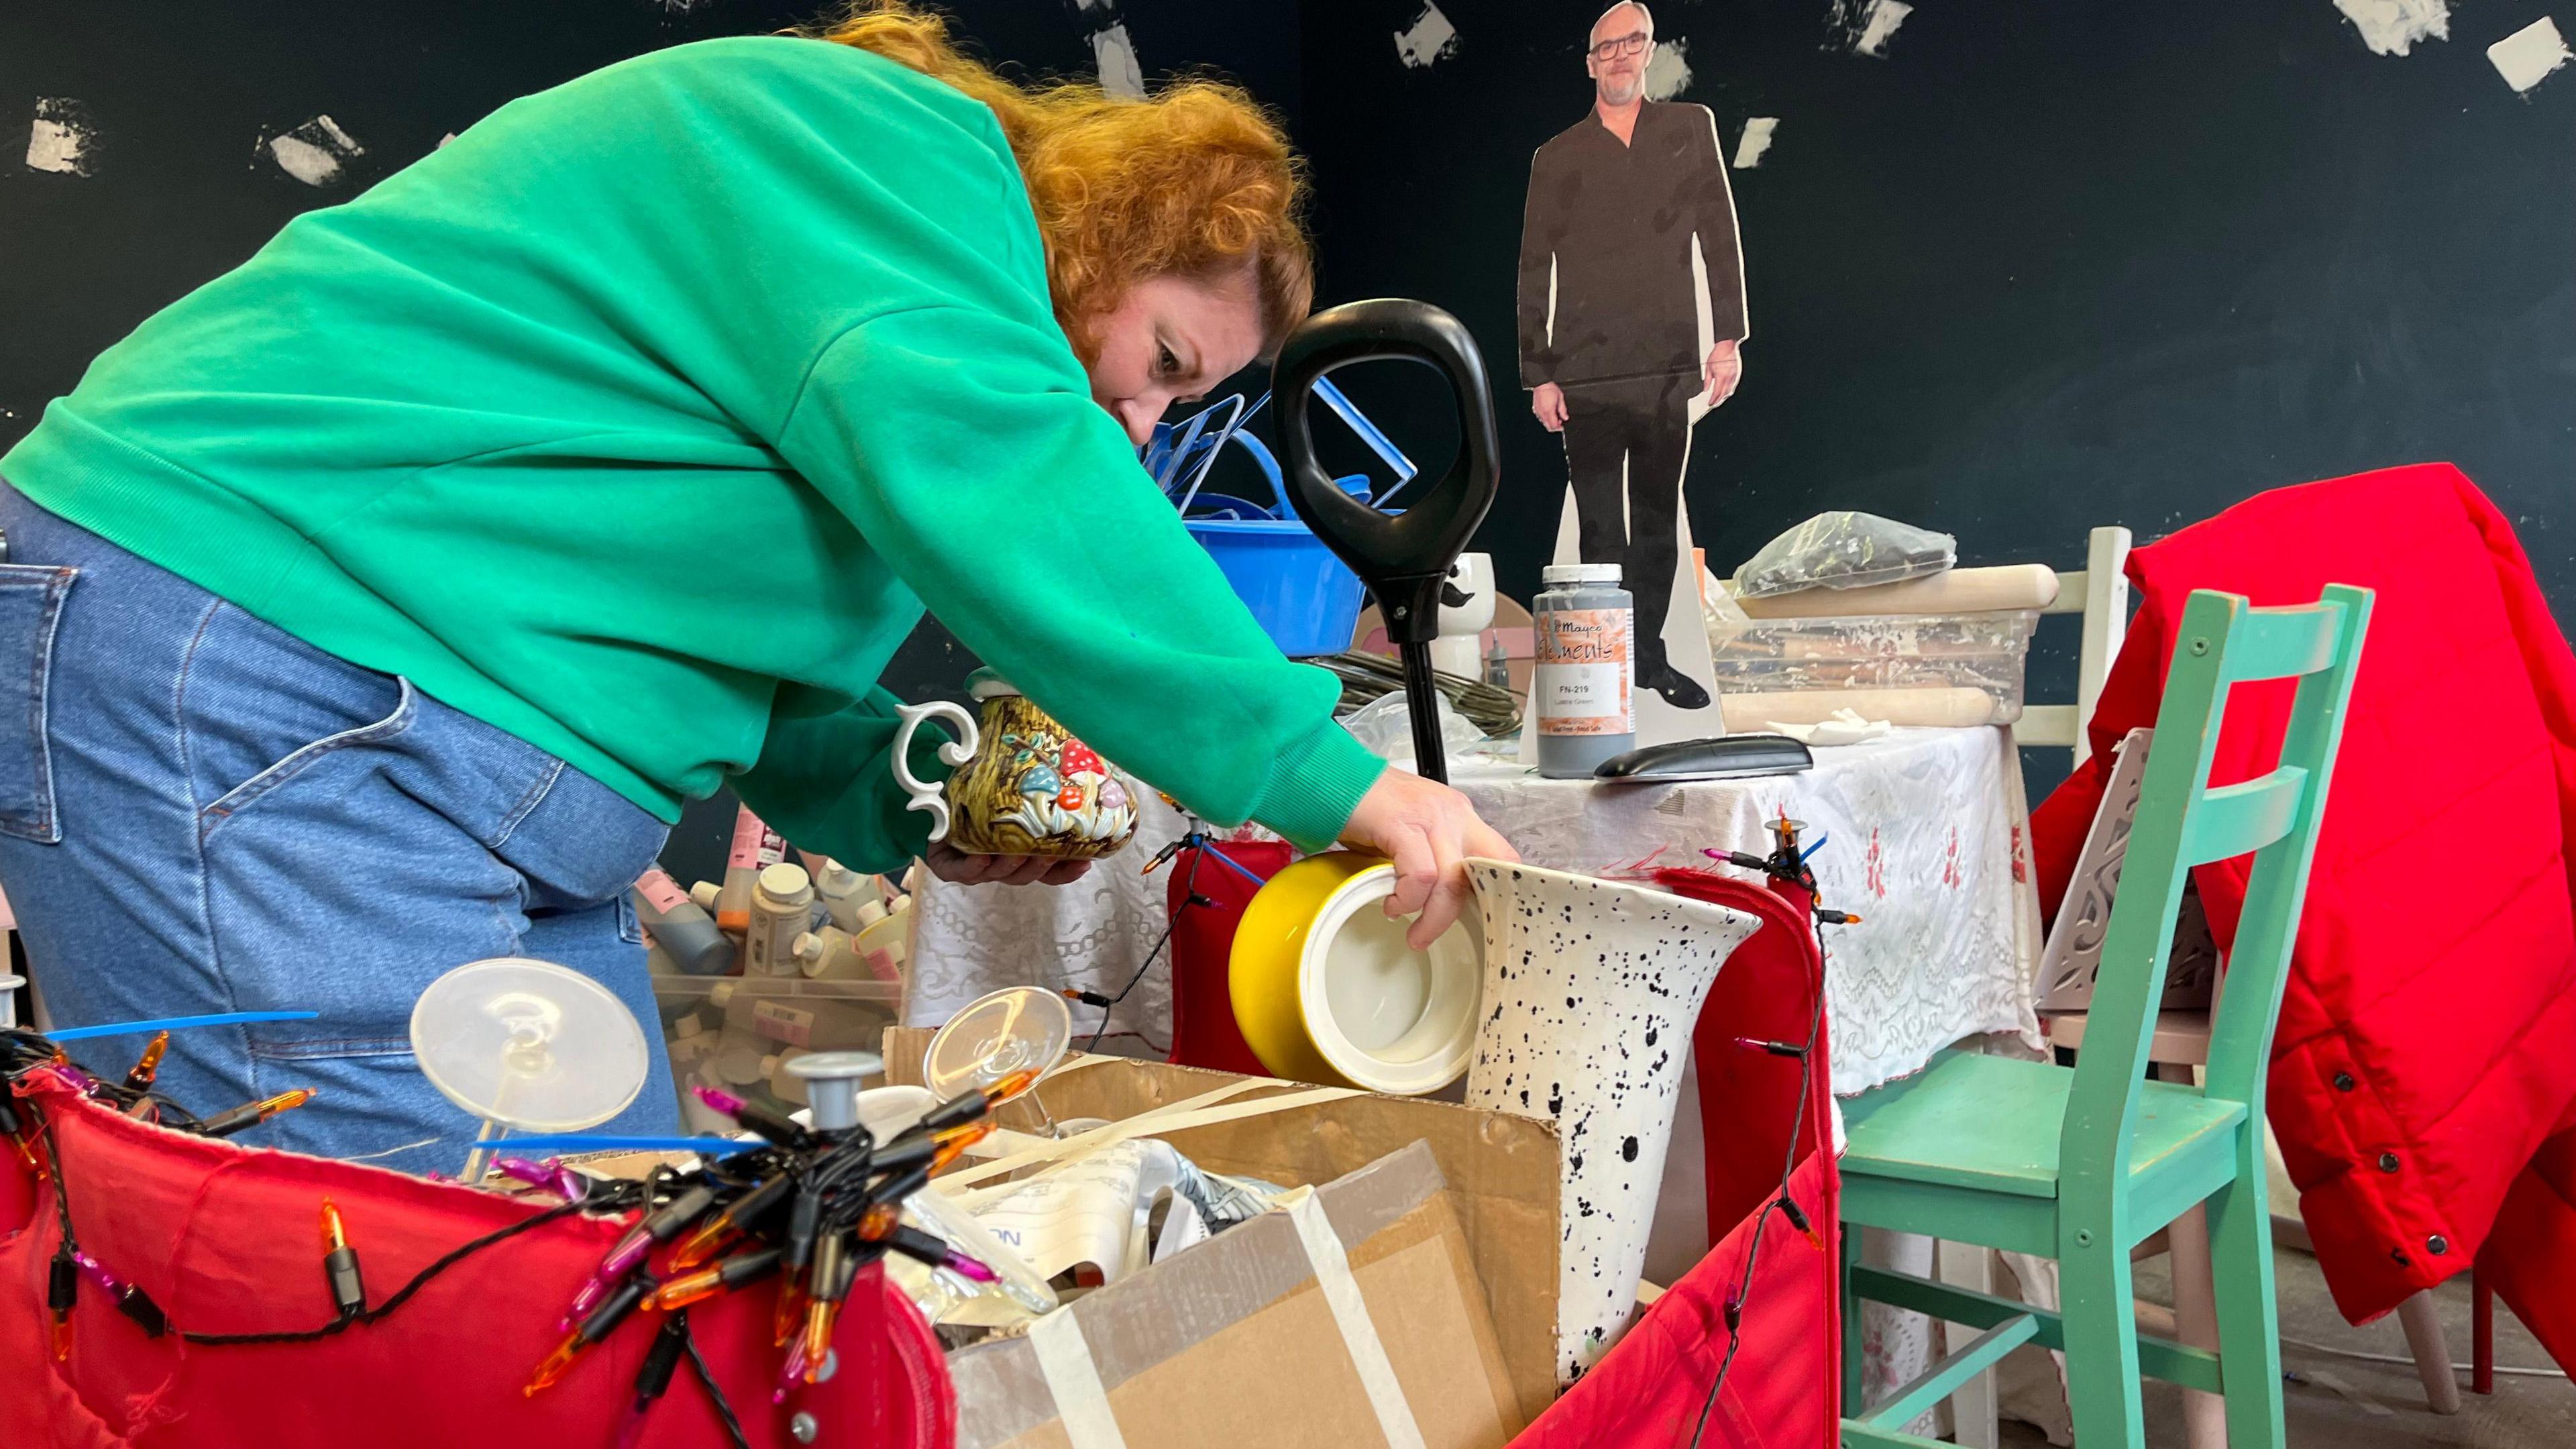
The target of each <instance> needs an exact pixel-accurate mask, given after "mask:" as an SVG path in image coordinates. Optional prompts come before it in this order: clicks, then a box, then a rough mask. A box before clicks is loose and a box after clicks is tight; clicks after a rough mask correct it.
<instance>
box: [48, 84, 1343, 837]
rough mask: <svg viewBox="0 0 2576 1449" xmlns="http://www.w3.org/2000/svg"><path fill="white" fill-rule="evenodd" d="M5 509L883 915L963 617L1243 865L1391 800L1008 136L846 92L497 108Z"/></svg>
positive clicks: (292, 258)
mask: <svg viewBox="0 0 2576 1449" xmlns="http://www.w3.org/2000/svg"><path fill="white" fill-rule="evenodd" d="M0 476H5V477H6V478H7V479H8V480H9V481H10V482H12V483H14V484H15V485H16V486H17V487H18V488H20V489H21V490H22V491H24V492H25V493H26V494H27V495H28V496H29V497H31V498H33V499H34V500H35V501H36V502H38V503H40V504H42V505H43V506H45V507H46V508H49V509H51V510H53V511H54V512H56V513H58V514H61V515H62V516H64V517H66V518H69V519H71V520H72V521H73V522H76V523H79V524H81V525H82V526H84V527H86V528H89V529H90V530H92V531H94V532H96V533H99V534H101V535H103V536H105V537H106V538H108V539H109V540H111V541H113V542H115V543H117V544H119V545H121V546H123V547H125V548H126V549H129V550H131V551H132V552H134V553H137V554H140V555H142V556H143V557H145V558H147V559H150V560H152V561H153V562H155V563H157V564H159V565H161V566H162V567H164V568H167V569H169V570H171V571H172V572H174V573H177V574H179V575H181V576H183V577H185V578H187V579H190V580H192V581H194V582H195V583H197V584H199V585H201V586H202V587H204V588H206V589H208V590H210V591H211V592H213V593H215V594H217V595H219V596H221V597H223V598H225V599H228V600H230V601H232V602H233V603H235V604H237V605H239V606H240V607H242V608H243V609H245V610H247V611H249V612H250V613H252V614H254V615H256V616H258V617H260V618H262V619H266V620H268V621H270V622H271V623H274V624H276V625H277V626H278V627H280V628H282V629H285V630H286V631H287V632H289V633H291V634H294V635H296V636H298V637H300V638H302V639H304V640H306V641H308V642H310V643H312V644H314V645H316V646H318V647H320V648H322V649H324V650H327V651H329V652H330V653H332V654H335V655H338V656H339V657H341V658H343V659H347V660H350V661H352V662H354V663H357V664H360V665H364V666H366V667H368V668H372V669H378V670H383V671H386V672H388V673H396V674H402V675H405V676H407V677H409V678H410V679H411V681H412V682H413V684H414V685H416V686H417V687H419V688H420V689H422V690H423V691H425V692H426V693H428V694H430V695H431V696H433V697H435V698H437V699H440V700H443V701H445V702H446V703H448V704H450V705H453V706H455V707H456V708H458V709H460V710H463V711H465V712H466V713H468V714H471V715H474V716H476V717H477V718H480V719H482V720H485V721H487V722H489V723H491V724H493V725H497V726H499V727H500V728H502V729H505V730H508V731H509V732H510V733H512V734H514V735H517V736H519V737H520V738H522V739H525V740H527V741H529V742H531V743H533V744H535V745H538V746H539V747H541V748H543V749H546V750H548V751H551V752H553V753H555V754H557V755H560V756H562V757H563V758H564V759H565V760H568V761H570V762H571V763H572V764H574V765H576V766H579V767H580V768H581V769H583V770H586V771H588V772H590V773H591V774H593V775H595V776H597V777H598V778H599V779H600V780H602V781H603V782H605V783H607V784H608V785H610V786H611V787H613V788H615V789H617V790H618V791H619V792H621V793H623V794H624V795H626V796H627V797H628V798H629V799H632V800H634V801H635V802H636V803H637V804H639V805H641V806H643V807H644V808H646V809H648V810H651V811H653V812H654V813H655V814H657V815H659V816H660V817H661V818H663V819H664V820H675V819H677V818H678V813H679V806H680V802H681V801H682V800H684V799H690V798H697V797H702V796H705V795H708V794H711V793H713V792H714V791H715V789H716V788H717V787H718V786H719V785H722V784H725V783H727V782H728V777H730V782H731V783H732V784H733V785H734V786H735V788H736V789H737V791H738V792H739V793H740V794H741V796H742V797H743V799H744V800H745V801H746V802H748V803H749V804H750V805H751V806H752V808H753V809H755V810H757V811H759V812H760V813H761V814H762V815H763V816H764V817H766V818H767V819H768V820H769V821H770V823H771V824H772V825H774V826H775V827H777V828H778V829H779V830H780V831H781V832H782V833H784V834H785V835H786V836H787V837H788V838H789V839H791V840H794V841H796V842H797V843H798V844H800V845H803V846H805V847H806V848H808V849H812V850H817V851H828V852H830V853H831V854H833V855H837V856H839V857H841V858H842V859H843V860H845V861H848V862H850V863H851V864H853V865H857V866H859V867H861V868H866V869H882V868H888V867H891V866H893V865H894V864H896V863H897V862H899V861H901V860H903V859H905V858H907V857H909V856H910V855H911V854H913V853H915V852H917V851H918V850H919V849H920V848H921V847H922V845H923V844H924V843H925V835H926V832H927V829H928V821H929V817H928V815H927V814H926V813H924V812H917V811H915V812H907V811H906V810H904V808H903V803H904V802H903V796H902V792H901V791H900V790H899V789H898V788H897V787H896V786H895V784H894V781H893V778H892V775H891V773H890V771H889V769H888V764H889V748H890V745H891V742H892V736H893V730H894V723H895V722H894V719H893V705H894V700H893V698H892V696H890V695H888V694H887V693H886V692H885V691H884V690H882V689H880V688H878V687H877V686H876V678H877V674H878V672H879V671H880V670H881V669H883V668H884V666H885V664H886V661H887V660H888V659H889V658H890V657H891V656H892V655H893V653H894V650H895V647H896V646H897V645H898V644H899V643H900V642H901V641H902V640H903V638H904V636H905V635H906V634H907V633H909V632H910V630H911V629H912V627H913V625H914V624H915V623H916V622H917V621H918V620H919V618H920V616H921V612H922V608H923V605H924V604H925V603H927V604H928V606H929V607H930V609H931V610H932V611H933V612H935V613H936V614H937V615H938V616H939V619H940V621H941V622H942V623H944V624H946V625H947V626H948V627H949V628H950V629H951V630H953V631H954V632H955V633H956V635H957V636H958V638H959V639H960V640H962V641H964V643H965V644H966V646H967V647H968V648H970V649H972V650H973V651H975V653H976V654H978V655H980V656H981V657H982V658H983V659H984V660H985V661H986V662H988V663H989V664H991V665H993V666H994V667H995V668H997V669H998V670H1000V671H1001V673H1002V674H1003V675H1005V676H1006V677H1008V678H1009V679H1010V680H1011V681H1012V682H1013V683H1015V684H1017V685H1018V686H1019V687H1020V688H1022V689H1023V690H1025V691H1027V693H1028V694H1029V696H1030V697H1031V698H1032V699H1034V700H1036V701H1037V702H1038V703H1039V704H1041V705H1043V706H1044V707H1045V708H1046V709H1048V710H1049V711H1050V712H1052V713H1053V714H1055V715H1056V716H1057V718H1059V719H1060V720H1062V721H1063V722H1064V723H1065V725H1066V726H1067V727H1068V728H1070V729H1071V730H1073V732H1074V733H1076V734H1078V735H1080V736H1082V738H1083V739H1084V740H1086V741H1087V742H1089V743H1090V744H1091V745H1092V746H1093V747H1094V748H1096V749H1098V750H1099V751H1100V752H1101V753H1102V754H1104V755H1106V756H1107V757H1109V758H1110V759H1112V760H1114V761H1117V762H1118V763H1119V764H1120V765H1122V766H1124V767H1126V768H1127V769H1129V770H1132V771H1134V772H1135V773H1136V774H1138V775H1139V776H1141V777H1142V778H1143V779H1144V780H1146V781H1149V782H1151V783H1152V784H1154V785H1157V786H1159V787H1161V788H1163V789H1165V790H1168V791H1170V792H1171V793H1172V794H1173V795H1174V796H1176V797H1178V798H1179V799H1181V800H1182V801H1184V802H1186V803H1187V804H1188V805H1189V806H1190V808H1192V809H1193V810H1195V811H1197V812H1199V813H1200V814H1202V815H1205V816H1207V817H1208V818H1209V819H1211V820H1215V821H1218V822H1224V823H1231V822H1237V821H1241V820H1246V819H1252V820H1258V821H1261V822H1262V823H1264V824H1266V825H1269V826H1270V827H1272V828H1273V829H1276V830H1278V831H1279V832H1281V833H1282V834H1284V835H1286V836H1288V837H1289V838H1290V839H1291V840H1294V841H1296V842H1297V843H1298V844H1300V845H1303V846H1307V847H1316V846H1320V845H1322V844H1324V843H1326V842H1328V841H1329V840H1330V839H1331V838H1332V837H1333V836H1334V835H1336V834H1337V833H1338V832H1339V831H1340V830H1341V828H1342V826H1343V824H1344V822H1345V821H1346V820H1347V819H1348V817H1349V815H1350V812H1351V810H1352V809H1353V807H1354V806H1355V805H1356V804H1357V803H1358V801H1359V798H1360V796H1361V795H1362V794H1363V793H1364V792H1365V791H1366V790H1367V788H1368V787H1369V785H1370V784H1371V783H1373V782H1374V781H1375V779H1376V777H1377V774H1378V771H1379V769H1380V768H1381V765H1380V762H1379V761H1378V760H1377V759H1376V757H1374V756H1372V755H1370V754H1369V753H1368V752H1367V751H1366V750H1365V749H1363V748H1362V747H1361V746H1360V745H1359V744H1358V743H1357V742H1356V741H1354V740H1353V739H1352V738H1351V737H1350V735H1349V734H1348V733H1346V732H1345V731H1344V730H1343V729H1342V728H1341V727H1340V726H1339V725H1338V724H1336V723H1334V721H1333V719H1332V707H1333V703H1334V701H1335V700H1336V699H1337V698H1338V697H1339V693H1338V686H1337V685H1336V683H1335V681H1334V680H1333V679H1332V677H1331V676H1329V675H1327V674H1325V673H1324V672H1323V671H1321V670H1317V669H1312V668H1307V667H1303V666H1298V665H1292V664H1290V663H1288V662H1287V661H1286V660H1285V659H1283V658H1281V657H1280V655H1279V653H1278V651H1277V650H1276V649H1275V648H1273V647H1272V646H1271V644H1270V643H1269V640H1268V638H1267V637H1266V636H1265V635H1264V634H1263V633H1262V632H1261V629H1260V628H1259V626H1258V625H1256V624H1255V623H1254V622H1253V620H1252V618H1251V616H1250V615H1249V614H1248V613H1246V612H1245V610H1244V609H1243V607H1242V605H1241V604H1240V603H1238V602H1237V601H1236V599H1235V597H1234V595H1233V594H1232V592H1231V591H1230V590H1229V589H1228V588H1227V586H1226V583H1225V580H1224V578H1223V577H1222V576H1221V575H1220V574H1219V573H1218V572H1217V570H1216V568H1215V566H1214V565H1213V564H1212V563H1211V562H1210V561H1209V559H1208V557H1207V555H1206V554H1205V553H1204V552H1203V551H1202V550H1201V549H1200V548H1199V547H1198V546H1197V545H1196V544H1195V543H1194V542H1193V541H1192V540H1191V539H1190V537H1189V535H1188V533H1187V532H1186V531H1184V529H1183V528H1182V526H1181V524H1180V521H1179V519H1178V518H1177V517H1176V516H1175V514H1174V511H1173V509H1172V506H1171V505H1170V504H1169V503H1168V502H1166V501H1165V500H1164V498H1163V497H1162V495H1161V494H1160V493H1159V492H1158V491H1157V490H1156V488H1155V487H1154V484H1153V482H1152V480H1151V479H1150V478H1148V477H1147V476H1146V474H1145V472H1144V470H1143V469H1142V468H1140V467H1139V466H1138V465H1137V462H1136V458H1135V453H1134V450H1133V449H1132V448H1131V447H1130V446H1129V444H1128V442H1127V439H1126V437H1125V435H1124V433H1123V432H1122V431H1121V430H1120V428H1119V427H1118V425H1117V424H1116V423H1115V422H1114V421H1113V420H1112V419H1111V418H1110V416H1109V415H1108V414H1107V413H1106V412H1104V411H1103V410H1102V409H1101V408H1100V407H1099V406H1097V405H1096V404H1095V403H1093V401H1092V400H1091V394H1090V389H1089V385H1088V383H1087V381H1086V379H1085V377H1084V374H1083V369H1082V366H1081V363H1080V362H1079V361H1078V360H1077V359H1076V357H1075V356H1074V354H1073V351H1072V349H1071V348H1070V347H1069V346H1068V345H1067V343H1066V341H1065V338H1064V334H1063V333H1062V331H1061V330H1060V329H1059V328H1058V327H1057V325H1056V322H1055V319H1054V316H1053V313H1052V311H1051V309H1050V307H1049V304H1048V300H1047V280H1046V268H1045V256H1044V252H1043V251H1042V250H1041V248H1040V245H1039V241H1038V233H1037V224H1036V219H1035V217H1034V215H1033V214H1032V213H1031V211H1030V208H1029V203H1028V198H1027V194H1026V192H1025V190H1024V189H1023V187H1022V185H1021V181H1020V173H1019V169H1018V167H1017V166H1016V165H1015V164H1014V163H1013V161H1012V158H1011V152H1010V148H1009V147H1008V146H1007V145H1006V144H1005V143H1004V141H1003V139H1002V133H1001V129H1000V127H999V126H998V125H997V124H996V123H995V121H994V119H993V116H992V113H991V112H990V111H988V110H986V109H985V108H984V107H983V106H981V105H979V104H977V103H975V102H973V101H971V100H968V99H967V98H966V97H965V96H964V95H962V94H960V93H959V92H957V91H955V90H952V89H950V88H949V87H947V86H944V85H942V84H940V83H938V82H936V81H933V80H930V79H928V78H926V77H923V76H921V75H918V74H915V73H914V72H912V71H909V70H906V69H904V68H902V67H901V66H898V65H895V64H893V63H891V62H888V61H885V60H882V59H879V58H878V57H876V56H873V55H869V54H866V53H863V52H861V51H857V50H854V49H851V48H849V47H846V46H840V45H834V44H829V43H826V42H821V41H812V40H797V39H787V38H777V37H769V38H757V39H735V40H717V41H708V42H705V43H702V44H695V45H683V46H678V47H675V48H672V49H669V50H664V51H661V52H658V53H656V54H653V55H649V56H645V57H642V58H639V59H636V60H631V61H627V62H625V63H623V64H620V65H615V66H611V67H609V68H608V69H606V70H603V71H600V72H598V73H596V74H593V75H589V76H585V77H583V78H582V79H580V80H576V81H573V82H572V83H570V84H568V85H564V86H559V87H557V88H555V89H554V90H550V91H546V92H544V93H542V94H539V95H534V96H530V97H527V98H526V99H523V100H519V101H515V102H512V103H511V104H509V105H507V106H504V107H502V108H501V109H500V110H498V111H496V112H494V113H493V114H492V115H491V116H490V117H489V118H487V119H485V120H484V121H482V122H480V123H479V124H477V125H476V126H474V127H473V128H472V129H471V130H469V131H467V132H466V133H465V134H464V135H462V136H459V137H458V138H457V139H456V140H455V141H454V142H452V143H450V144H449V145H447V146H445V147H443V148H442V149H440V150H439V151H437V152H435V153H434V154H432V155H430V156H428V157H425V158H423V159H422V160H421V161H419V162H418V163H416V164H414V165H413V166H411V167H409V168H408V169H406V170H404V171H402V172H400V173H399V174H397V175H395V176H392V177H390V178H388V179H386V180H385V181H384V182H382V183H381V184H379V185H378V186H376V187H375V188H374V189H373V190H371V191H369V192H367V193H366V194H365V195H364V196H362V197H360V198H358V199H357V200H355V201H352V202H350V203H348V204H347V205H344V206H337V207H332V208H330V209H328V210H323V211H316V212H312V213H309V214H307V215H304V216H301V217H298V218H297V219H296V220H295V221H293V222H292V223H290V224H288V226H287V227H286V228H285V230H283V231H281V232H280V233H279V234H278V235H277V238H276V239H275V240H274V241H271V242H270V243H269V244H268V245H267V246H266V247H264V248H262V249H261V250H260V252H259V254H258V255H257V256H255V257H253V258H252V259H251V260H250V261H249V262H247V263H245V264H244V265H243V266H241V267H240V268H239V269H237V270H235V271H233V272H232V273H230V274H228V275H226V276H223V277H221V278H218V279H216V280H215V281H213V282H211V283H209V284H207V285H206V286H204V287H202V288H200V289H198V290H197V291H196V292H194V293H192V294H191V295H189V296H187V297H185V298H183V299H181V300H180V301H179V302H177V303H175V304H174V305H172V306H171V307H169V308H168V309H166V310H164V311H163V312H161V313H160V314H159V315H157V316H155V317H153V318H152V319H151V320H149V321H147V322H145V323H144V324H143V325H142V326H141V327H139V328H137V329H136V330H135V332H134V334H133V335H132V336H130V337H128V338H126V339H125V340H124V341H123V342H120V343H118V344H117V345H116V346H115V347H113V348H110V349H109V350H108V351H107V352H106V353H104V354H102V355H101V356H100V357H99V358H98V360H97V361H96V362H95V363H93V364H92V365H91V367H90V370H89V372H88V374H87V376H85V377H84V378H83V379H82V380H81V384H80V386H79V388H78V389H77V390H75V391H74V392H73V393H72V394H71V395H70V396H68V397H64V398H61V399H59V400H57V401H56V402H54V404H53V405H52V406H50V407H49V408H47V409H46V411H45V416H44V419H43V421H42V422H41V423H39V424H38V425H37V427H36V429H35V431H33V432H32V433H30V434H29V435H28V436H27V438H26V439H25V441H23V442H21V443H20V444H19V445H18V446H17V447H16V448H15V449H13V450H11V451H10V452H9V454H8V455H7V456H6V457H5V458H0ZM935 743H936V740H935V738H934V739H925V740H922V741H919V742H917V744H916V748H915V753H916V755H926V753H927V750H928V748H929V746H930V745H932V744H935ZM923 763H924V764H925V765H926V764H927V763H928V761H927V760H924V761H923Z"/></svg>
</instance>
